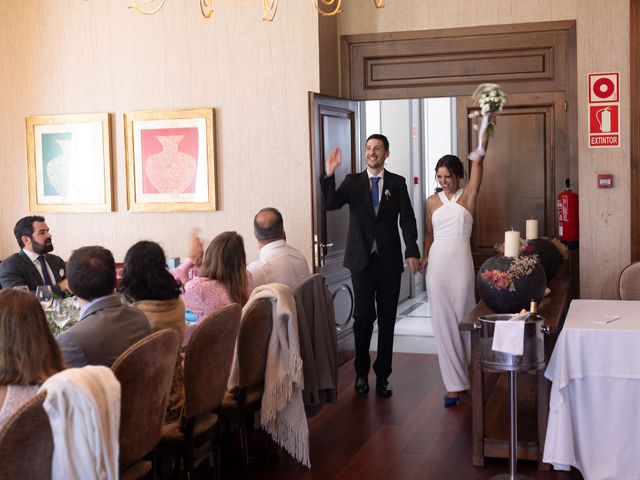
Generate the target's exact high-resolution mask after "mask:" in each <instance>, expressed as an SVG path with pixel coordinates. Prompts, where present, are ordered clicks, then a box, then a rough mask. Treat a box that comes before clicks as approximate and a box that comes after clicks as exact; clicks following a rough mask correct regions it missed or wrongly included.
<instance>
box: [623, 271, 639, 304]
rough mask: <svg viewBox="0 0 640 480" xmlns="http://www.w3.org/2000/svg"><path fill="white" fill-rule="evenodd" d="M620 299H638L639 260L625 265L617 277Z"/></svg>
mask: <svg viewBox="0 0 640 480" xmlns="http://www.w3.org/2000/svg"><path fill="white" fill-rule="evenodd" d="M618 297H620V300H640V262H633V263H632V264H630V265H627V266H626V267H624V268H623V269H622V272H620V276H619V277H618Z"/></svg>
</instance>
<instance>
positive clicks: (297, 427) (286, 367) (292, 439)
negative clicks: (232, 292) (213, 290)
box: [228, 283, 311, 467]
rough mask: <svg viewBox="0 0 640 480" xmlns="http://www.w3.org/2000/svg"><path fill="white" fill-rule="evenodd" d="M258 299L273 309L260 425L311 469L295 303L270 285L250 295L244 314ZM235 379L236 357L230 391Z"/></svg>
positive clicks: (279, 286)
mask: <svg viewBox="0 0 640 480" xmlns="http://www.w3.org/2000/svg"><path fill="white" fill-rule="evenodd" d="M259 298H268V299H270V300H271V302H272V305H273V329H272V331H271V338H270V340H269V348H268V351H267V366H266V371H265V383H264V394H263V397H262V410H261V413H260V424H261V426H262V427H263V428H264V429H265V430H266V431H267V432H268V433H269V434H270V435H271V437H272V438H273V439H274V440H275V442H276V443H277V444H278V445H280V446H282V447H283V448H284V449H285V450H286V451H287V452H289V453H290V454H291V455H292V456H293V457H294V458H295V459H296V460H298V461H299V462H301V463H302V464H303V465H305V466H307V467H311V463H310V461H309V426H308V424H307V417H306V415H305V411H304V404H303V402H302V389H303V388H304V378H303V374H302V358H301V357H300V343H299V339H298V324H297V321H296V306H295V301H294V299H293V295H292V294H291V289H290V288H289V287H287V286H286V285H283V284H279V283H270V284H267V285H262V286H260V287H257V288H256V289H255V290H254V291H253V294H252V295H251V298H249V301H248V302H247V304H246V305H245V306H244V310H247V309H248V308H249V306H250V305H251V304H252V302H254V301H255V300H256V299H259ZM237 379H238V363H237V353H236V354H234V360H233V365H232V367H231V374H230V376H229V382H228V388H229V389H230V390H231V389H233V388H234V387H235V385H237V383H238V382H237Z"/></svg>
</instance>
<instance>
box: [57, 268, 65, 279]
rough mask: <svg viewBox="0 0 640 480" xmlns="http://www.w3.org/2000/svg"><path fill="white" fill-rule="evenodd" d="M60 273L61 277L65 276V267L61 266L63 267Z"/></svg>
mask: <svg viewBox="0 0 640 480" xmlns="http://www.w3.org/2000/svg"><path fill="white" fill-rule="evenodd" d="M58 274H59V275H60V276H61V277H64V268H61V269H60V271H59V272H58Z"/></svg>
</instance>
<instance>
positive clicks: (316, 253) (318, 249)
mask: <svg viewBox="0 0 640 480" xmlns="http://www.w3.org/2000/svg"><path fill="white" fill-rule="evenodd" d="M332 246H333V243H321V242H319V241H318V235H317V234H316V235H314V236H313V265H314V267H315V268H320V267H323V266H324V253H325V248H329V247H332Z"/></svg>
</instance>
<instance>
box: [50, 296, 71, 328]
mask: <svg viewBox="0 0 640 480" xmlns="http://www.w3.org/2000/svg"><path fill="white" fill-rule="evenodd" d="M51 320H53V323H55V324H56V325H57V326H58V327H60V328H61V329H62V328H64V326H65V325H66V324H67V322H68V321H69V320H70V317H69V308H68V307H67V304H66V303H65V302H64V300H62V299H60V298H55V299H53V301H52V302H51Z"/></svg>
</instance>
